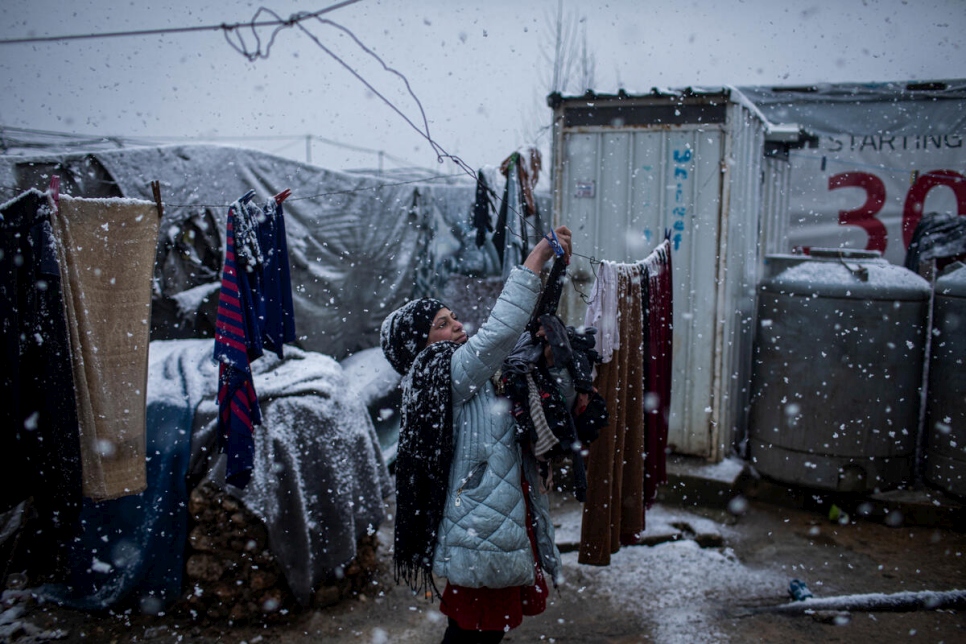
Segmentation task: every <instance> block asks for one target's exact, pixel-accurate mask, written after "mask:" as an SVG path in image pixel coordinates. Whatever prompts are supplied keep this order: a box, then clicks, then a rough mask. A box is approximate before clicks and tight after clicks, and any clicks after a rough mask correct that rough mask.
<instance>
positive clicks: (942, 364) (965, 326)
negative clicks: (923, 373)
mask: <svg viewBox="0 0 966 644" xmlns="http://www.w3.org/2000/svg"><path fill="white" fill-rule="evenodd" d="M929 354H930V355H929V389H928V393H927V395H926V425H925V433H926V450H925V454H924V459H923V462H924V467H923V474H924V476H925V477H926V480H927V481H929V482H930V483H932V484H933V485H935V486H937V487H939V488H941V489H943V490H945V491H947V492H950V493H951V494H955V495H956V496H960V497H966V266H964V265H963V264H959V263H957V264H954V265H953V266H950V267H949V268H948V269H947V270H946V272H945V273H944V274H943V275H942V276H941V277H940V278H939V279H937V280H936V294H935V301H934V303H933V334H932V341H931V343H930V351H929Z"/></svg>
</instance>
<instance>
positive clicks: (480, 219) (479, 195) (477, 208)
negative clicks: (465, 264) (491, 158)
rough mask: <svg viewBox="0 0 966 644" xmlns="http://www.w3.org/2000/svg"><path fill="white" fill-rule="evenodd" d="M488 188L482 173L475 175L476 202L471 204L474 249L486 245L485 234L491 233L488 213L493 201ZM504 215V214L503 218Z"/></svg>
mask: <svg viewBox="0 0 966 644" xmlns="http://www.w3.org/2000/svg"><path fill="white" fill-rule="evenodd" d="M490 192H492V191H491V190H490V186H489V184H487V182H486V176H484V174H483V171H482V170H479V171H477V173H476V200H475V201H474V202H473V228H475V229H476V247H477V248H479V247H481V246H483V244H485V243H486V234H487V233H492V232H493V222H492V221H490V211H492V210H493V201H492V200H491V199H490ZM505 217H506V213H505V212H504V218H505Z"/></svg>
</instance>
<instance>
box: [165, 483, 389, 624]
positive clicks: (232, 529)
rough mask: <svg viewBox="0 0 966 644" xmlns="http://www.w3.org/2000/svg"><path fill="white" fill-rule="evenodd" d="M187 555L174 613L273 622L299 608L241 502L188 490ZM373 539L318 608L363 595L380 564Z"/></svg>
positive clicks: (209, 489) (319, 596) (208, 489)
mask: <svg viewBox="0 0 966 644" xmlns="http://www.w3.org/2000/svg"><path fill="white" fill-rule="evenodd" d="M188 512H189V515H190V517H191V523H190V526H189V534H188V544H187V550H186V552H185V588H186V590H185V595H184V597H183V598H182V600H181V601H180V602H178V604H177V605H176V606H174V607H173V609H174V610H175V611H176V612H184V613H187V614H189V615H190V616H191V617H192V618H194V619H197V620H215V621H225V620H227V621H229V622H233V623H246V622H251V621H269V622H270V621H273V620H276V619H279V618H281V617H282V616H284V615H286V614H288V613H289V612H290V611H292V610H293V609H298V604H297V602H296V600H295V597H294V596H293V595H292V592H291V591H290V590H289V588H288V586H287V585H286V583H285V577H284V575H283V573H282V570H281V568H280V567H279V565H278V562H277V561H276V560H275V557H274V556H273V555H272V552H271V550H270V548H269V544H268V531H267V530H266V529H265V526H264V524H263V523H262V522H261V520H260V519H259V518H258V517H257V516H255V515H254V514H253V513H252V512H251V511H250V510H248V509H247V508H246V507H245V506H244V505H243V504H242V502H241V501H239V500H238V499H236V498H235V497H233V496H231V495H229V494H228V493H226V492H225V491H224V490H222V489H220V488H218V487H216V486H214V485H212V484H210V483H203V484H201V485H199V486H198V487H197V488H195V489H194V490H192V492H191V495H190V498H189V505H188ZM377 545H378V542H377V540H376V538H375V536H373V537H364V538H363V539H362V540H361V541H360V543H359V544H358V548H357V556H356V558H355V559H354V560H353V561H352V562H350V563H349V564H348V565H347V566H346V568H345V570H344V571H343V572H342V574H339V575H333V579H331V580H329V583H327V584H325V585H323V586H322V587H320V588H319V589H318V590H317V591H316V593H315V597H314V602H313V603H314V604H315V606H316V607H322V606H325V605H330V604H333V603H336V602H338V601H339V600H341V599H342V598H343V597H345V596H348V595H350V594H357V593H359V592H361V591H362V590H363V589H364V588H365V586H366V584H367V583H369V579H370V578H371V576H372V575H373V574H374V572H375V568H376V566H377V565H378V560H377V557H376V548H377Z"/></svg>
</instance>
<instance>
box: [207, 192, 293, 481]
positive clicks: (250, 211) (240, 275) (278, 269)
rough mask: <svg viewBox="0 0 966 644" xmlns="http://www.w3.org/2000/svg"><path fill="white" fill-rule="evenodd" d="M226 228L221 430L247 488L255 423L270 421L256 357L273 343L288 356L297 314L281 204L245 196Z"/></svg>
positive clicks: (219, 350)
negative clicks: (256, 381) (261, 203)
mask: <svg viewBox="0 0 966 644" xmlns="http://www.w3.org/2000/svg"><path fill="white" fill-rule="evenodd" d="M246 197H248V195H246ZM225 233H226V234H225V263H224V267H223V269H222V275H221V292H220V293H219V296H218V314H217V319H216V323H215V349H214V358H215V360H216V361H218V363H219V372H218V405H219V413H218V426H217V431H218V436H219V449H220V450H221V451H222V452H224V453H225V454H226V456H227V464H226V471H225V480H226V482H228V483H229V484H231V485H234V486H236V487H240V488H243V487H245V486H246V485H247V484H248V482H249V480H250V479H251V474H252V468H253V464H254V453H255V439H254V426H255V425H258V424H260V423H261V421H262V414H261V409H260V407H259V404H258V396H257V394H256V392H255V388H254V385H253V378H252V373H251V362H252V361H253V360H256V359H258V358H259V357H261V356H262V355H263V353H264V348H266V347H267V348H269V349H270V350H271V351H273V352H275V353H276V355H278V357H279V358H282V357H283V345H284V344H285V343H286V342H292V341H294V340H295V314H294V310H293V304H292V286H291V276H290V269H289V264H288V262H289V258H288V246H287V242H286V238H285V222H284V215H283V211H282V206H281V204H276V203H275V202H274V201H273V202H269V203H268V204H266V205H265V207H264V208H258V207H257V206H255V205H254V204H253V203H252V202H251V201H250V198H249V199H246V198H242V199H239V200H238V201H236V202H234V203H233V204H231V206H229V208H228V218H227V223H226V226H225Z"/></svg>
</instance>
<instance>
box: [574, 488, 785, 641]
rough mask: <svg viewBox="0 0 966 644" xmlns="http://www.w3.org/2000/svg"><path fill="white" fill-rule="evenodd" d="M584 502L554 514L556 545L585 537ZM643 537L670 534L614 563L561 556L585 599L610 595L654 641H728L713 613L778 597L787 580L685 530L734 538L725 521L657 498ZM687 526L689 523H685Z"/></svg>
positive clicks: (653, 538) (622, 555) (633, 549)
mask: <svg viewBox="0 0 966 644" xmlns="http://www.w3.org/2000/svg"><path fill="white" fill-rule="evenodd" d="M580 513H581V510H580V508H576V509H574V510H570V511H568V512H564V513H561V514H560V515H559V516H557V517H556V519H557V520H558V521H559V522H560V527H559V528H558V529H557V543H558V544H561V545H562V544H572V543H577V542H579V540H580ZM646 518H647V527H646V529H645V531H644V535H643V539H644V540H645V541H648V540H651V541H656V540H660V539H662V538H667V539H669V540H668V541H666V542H664V543H658V544H657V545H653V546H626V547H624V548H621V549H620V550H619V551H618V552H617V553H615V554H614V555H612V557H611V563H610V565H609V566H600V567H598V566H586V565H582V564H578V563H577V552H576V551H572V552H566V553H564V554H563V555H562V557H563V574H564V578H565V579H564V581H565V583H566V584H567V585H568V586H570V587H571V588H572V589H574V590H575V591H576V592H580V593H586V594H587V595H589V596H588V597H587V599H588V600H595V601H607V602H610V603H611V604H612V605H613V606H616V607H617V608H618V609H619V610H621V611H622V612H626V613H627V614H628V615H634V616H635V617H636V618H637V619H639V620H640V621H641V623H642V625H645V624H646V625H647V630H648V632H651V633H653V634H655V635H656V638H655V641H657V642H663V643H665V644H675V643H677V642H681V643H703V642H723V641H728V634H727V633H725V632H722V631H721V630H720V629H719V625H720V623H721V622H720V619H718V618H716V613H718V612H720V611H721V610H723V609H724V608H725V606H726V605H731V606H734V605H735V604H736V603H753V602H755V601H756V600H759V599H760V598H765V597H768V598H774V597H775V595H776V593H777V592H780V589H783V588H784V587H785V585H786V584H787V579H786V578H785V577H784V576H782V575H780V574H778V573H777V572H772V571H756V570H751V569H749V568H747V567H746V566H744V565H743V564H742V563H741V562H740V561H739V560H738V559H737V557H736V556H735V555H734V553H733V551H732V550H731V549H730V548H728V547H722V548H702V547H701V546H699V545H698V543H697V542H696V541H694V540H691V539H690V538H687V536H685V535H686V534H687V533H692V534H694V535H699V536H701V535H718V536H721V537H729V538H734V537H735V536H736V535H735V534H733V531H731V530H730V529H729V528H727V527H726V526H723V525H721V524H719V523H716V522H715V521H712V520H710V519H706V518H704V517H701V516H698V515H695V514H692V513H689V512H687V511H684V510H679V509H676V508H667V507H664V506H661V505H655V506H654V507H653V508H651V509H650V510H648V512H647V517H646ZM682 526H686V528H685V529H682Z"/></svg>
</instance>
